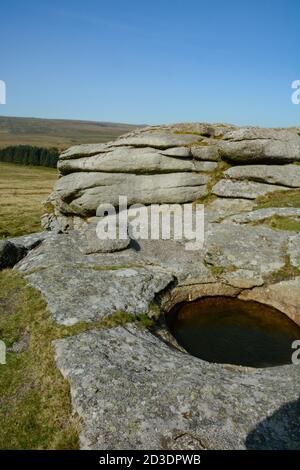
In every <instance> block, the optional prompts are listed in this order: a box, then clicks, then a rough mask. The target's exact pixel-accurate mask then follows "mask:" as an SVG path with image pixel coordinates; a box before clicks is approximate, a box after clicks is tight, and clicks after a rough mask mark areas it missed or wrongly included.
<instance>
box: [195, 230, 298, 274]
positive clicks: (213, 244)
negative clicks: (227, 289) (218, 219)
mask: <svg viewBox="0 0 300 470" xmlns="http://www.w3.org/2000/svg"><path fill="white" fill-rule="evenodd" d="M289 236H290V232H281V231H274V230H271V229H269V228H267V227H263V226H257V227H250V226H244V225H234V224H217V223H213V224H209V225H208V227H207V230H206V235H205V246H204V252H205V257H204V259H205V261H206V263H208V264H211V265H213V266H217V267H220V268H223V270H225V271H229V270H230V269H249V270H251V271H254V272H256V273H259V274H261V275H266V274H270V273H272V272H276V271H278V270H279V269H281V268H282V267H283V266H284V265H285V246H286V243H287V240H288V237H289Z"/></svg>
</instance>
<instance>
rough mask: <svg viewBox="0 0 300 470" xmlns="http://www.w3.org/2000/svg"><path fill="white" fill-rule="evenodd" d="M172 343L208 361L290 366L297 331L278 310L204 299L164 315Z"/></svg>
mask: <svg viewBox="0 0 300 470" xmlns="http://www.w3.org/2000/svg"><path fill="white" fill-rule="evenodd" d="M166 322H167V326H168V328H169V330H170V332H171V333H172V335H173V336H174V337H175V338H176V340H177V342H178V343H179V344H180V345H181V346H182V347H183V348H184V349H185V350H186V351H187V352H188V353H190V354H191V355H193V356H196V357H198V358H200V359H203V360H205V361H209V362H215V363H223V364H234V365H240V366H249V367H272V366H279V365H283V364H291V361H292V354H293V349H292V343H293V341H294V340H297V339H298V340H299V339H300V327H299V326H298V325H296V324H295V323H294V322H293V321H292V320H291V319H289V318H288V317H287V316H286V315H284V314H283V313H282V312H280V311H279V310H276V309H274V308H272V307H268V306H266V305H263V304H260V303H258V302H253V301H243V300H239V299H236V298H229V297H207V298H203V299H199V300H195V301H193V302H186V303H182V304H179V305H177V306H175V307H174V308H173V309H172V310H171V311H170V312H169V313H168V314H167V315H166Z"/></svg>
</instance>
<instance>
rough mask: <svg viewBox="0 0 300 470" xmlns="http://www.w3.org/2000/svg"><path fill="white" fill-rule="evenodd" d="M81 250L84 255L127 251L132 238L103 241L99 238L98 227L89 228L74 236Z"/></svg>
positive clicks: (75, 233)
mask: <svg viewBox="0 0 300 470" xmlns="http://www.w3.org/2000/svg"><path fill="white" fill-rule="evenodd" d="M72 237H73V238H74V239H75V241H76V244H77V246H78V248H79V250H80V251H81V252H82V253H84V254H87V255H88V254H93V253H113V252H115V251H121V250H125V248H127V247H128V245H129V244H130V238H129V237H127V238H126V239H120V238H116V239H110V238H107V239H101V238H99V237H98V236H97V233H96V227H87V228H85V229H82V230H80V231H75V232H74V233H73V234H72Z"/></svg>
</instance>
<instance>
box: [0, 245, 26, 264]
mask: <svg viewBox="0 0 300 470" xmlns="http://www.w3.org/2000/svg"><path fill="white" fill-rule="evenodd" d="M25 254H26V250H25V248H24V247H22V246H19V245H15V244H14V243H11V242H10V241H7V240H0V269H5V268H12V267H13V266H14V265H15V264H16V263H17V262H18V261H19V260H20V259H22V258H23V256H25Z"/></svg>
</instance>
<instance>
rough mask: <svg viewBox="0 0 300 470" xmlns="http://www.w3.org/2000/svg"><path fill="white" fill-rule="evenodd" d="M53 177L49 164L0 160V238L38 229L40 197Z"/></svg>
mask: <svg viewBox="0 0 300 470" xmlns="http://www.w3.org/2000/svg"><path fill="white" fill-rule="evenodd" d="M56 179H57V171H56V170H55V169H53V168H43V167H30V166H24V165H16V164H14V163H2V162H0V238H6V237H16V236H19V235H25V234H28V233H33V232H38V231H40V230H41V224H40V218H41V215H42V213H43V208H42V201H43V200H44V199H46V197H47V196H48V194H49V193H50V192H51V190H52V188H53V185H54V183H55V181H56Z"/></svg>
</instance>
